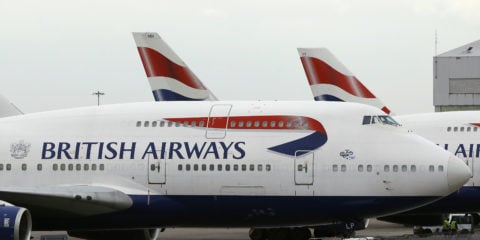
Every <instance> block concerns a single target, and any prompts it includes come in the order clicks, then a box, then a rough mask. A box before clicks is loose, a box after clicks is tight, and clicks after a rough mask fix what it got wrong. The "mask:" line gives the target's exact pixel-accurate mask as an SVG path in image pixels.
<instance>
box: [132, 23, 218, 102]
mask: <svg viewBox="0 0 480 240" xmlns="http://www.w3.org/2000/svg"><path fill="white" fill-rule="evenodd" d="M133 38H134V39H135V44H136V45H137V49H138V53H139V54H140V58H141V60H142V63H143V67H144V69H145V73H146V74H147V77H148V81H149V83H150V87H151V88H152V93H153V96H154V98H155V101H208V100H213V101H215V100H217V98H216V97H215V95H213V93H212V92H211V91H210V90H209V89H208V88H206V87H205V86H204V85H203V83H202V82H201V81H200V80H199V79H198V77H197V76H196V75H195V74H194V73H193V72H192V71H191V70H190V68H189V67H188V66H187V64H185V62H184V61H183V60H182V59H181V58H180V57H178V55H177V54H176V53H175V52H174V51H173V50H172V49H171V48H170V47H169V46H168V45H167V43H166V42H165V41H163V39H162V38H161V37H160V35H158V33H153V32H134V33H133Z"/></svg>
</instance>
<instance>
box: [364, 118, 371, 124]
mask: <svg viewBox="0 0 480 240" xmlns="http://www.w3.org/2000/svg"><path fill="white" fill-rule="evenodd" d="M371 119H372V116H364V117H363V125H368V124H370V121H371Z"/></svg>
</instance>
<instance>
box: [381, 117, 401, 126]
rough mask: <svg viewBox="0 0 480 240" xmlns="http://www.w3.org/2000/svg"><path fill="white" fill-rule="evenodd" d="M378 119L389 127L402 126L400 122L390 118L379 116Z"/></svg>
mask: <svg viewBox="0 0 480 240" xmlns="http://www.w3.org/2000/svg"><path fill="white" fill-rule="evenodd" d="M378 118H379V119H380V121H382V123H383V124H388V125H393V126H400V124H398V122H397V121H395V119H393V118H392V117H390V116H387V115H383V116H378Z"/></svg>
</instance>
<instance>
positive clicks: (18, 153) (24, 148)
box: [10, 140, 30, 159]
mask: <svg viewBox="0 0 480 240" xmlns="http://www.w3.org/2000/svg"><path fill="white" fill-rule="evenodd" d="M29 151H30V143H25V142H24V141H23V140H20V141H19V142H18V143H12V144H11V145H10V153H11V156H12V157H13V158H15V159H23V158H25V157H26V156H28V152H29Z"/></svg>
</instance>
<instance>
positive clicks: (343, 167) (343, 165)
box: [340, 164, 347, 172]
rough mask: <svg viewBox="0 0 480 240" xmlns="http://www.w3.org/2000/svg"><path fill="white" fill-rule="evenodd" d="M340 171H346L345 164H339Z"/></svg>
mask: <svg viewBox="0 0 480 240" xmlns="http://www.w3.org/2000/svg"><path fill="white" fill-rule="evenodd" d="M340 170H341V171H342V172H346V171H347V165H345V164H342V166H341V169H340Z"/></svg>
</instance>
